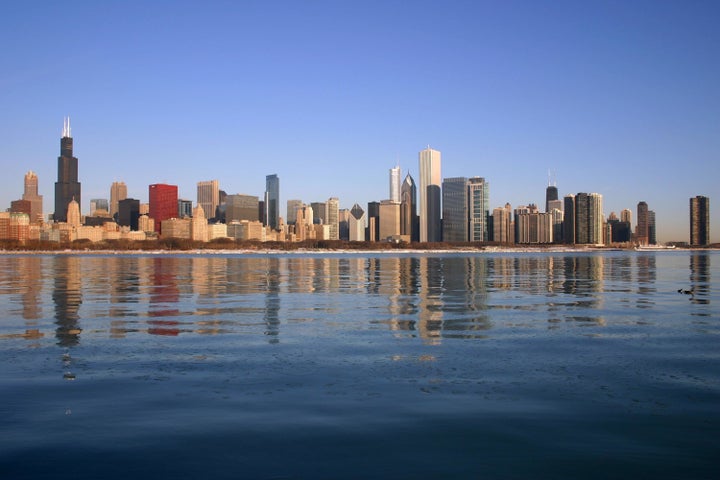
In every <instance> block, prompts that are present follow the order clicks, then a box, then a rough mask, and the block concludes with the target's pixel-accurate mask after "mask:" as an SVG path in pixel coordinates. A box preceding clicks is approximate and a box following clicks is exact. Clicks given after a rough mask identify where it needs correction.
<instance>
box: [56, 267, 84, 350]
mask: <svg viewBox="0 0 720 480" xmlns="http://www.w3.org/2000/svg"><path fill="white" fill-rule="evenodd" d="M53 260H54V264H53V277H54V279H55V280H54V285H53V292H52V298H53V302H54V304H55V325H57V328H56V329H55V338H57V343H58V345H60V346H63V347H73V346H75V345H77V344H78V343H79V342H80V333H81V332H82V329H81V328H80V323H79V320H80V314H79V312H80V305H82V278H81V276H80V262H81V260H82V259H81V258H79V257H76V256H70V255H61V256H57V257H54V259H53Z"/></svg>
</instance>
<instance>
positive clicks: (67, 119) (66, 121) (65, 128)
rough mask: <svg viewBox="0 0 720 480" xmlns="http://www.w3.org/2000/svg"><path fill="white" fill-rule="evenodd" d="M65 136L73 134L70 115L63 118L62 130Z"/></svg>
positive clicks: (69, 136) (68, 136)
mask: <svg viewBox="0 0 720 480" xmlns="http://www.w3.org/2000/svg"><path fill="white" fill-rule="evenodd" d="M62 136H63V138H71V137H72V134H71V133H70V117H65V118H63V132H62Z"/></svg>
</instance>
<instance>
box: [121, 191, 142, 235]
mask: <svg viewBox="0 0 720 480" xmlns="http://www.w3.org/2000/svg"><path fill="white" fill-rule="evenodd" d="M139 219H140V200H135V199H134V198H123V199H122V200H120V201H119V202H118V225H121V226H124V227H130V230H133V231H136V230H138V228H139V226H140V225H139Z"/></svg>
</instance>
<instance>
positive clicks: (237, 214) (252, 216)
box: [225, 194, 260, 225]
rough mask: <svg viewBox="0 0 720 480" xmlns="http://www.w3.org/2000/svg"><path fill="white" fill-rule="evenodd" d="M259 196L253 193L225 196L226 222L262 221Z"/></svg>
mask: <svg viewBox="0 0 720 480" xmlns="http://www.w3.org/2000/svg"><path fill="white" fill-rule="evenodd" d="M259 202H260V199H259V198H258V197H255V196H252V195H240V194H236V195H228V196H227V197H226V198H225V223H227V224H228V225H229V224H230V223H231V222H235V221H237V222H239V221H242V220H247V221H249V222H258V221H260V218H259V215H258V212H259Z"/></svg>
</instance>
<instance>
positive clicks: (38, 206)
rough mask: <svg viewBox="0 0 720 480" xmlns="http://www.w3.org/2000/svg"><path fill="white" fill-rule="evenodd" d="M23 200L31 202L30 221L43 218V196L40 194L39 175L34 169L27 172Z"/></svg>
mask: <svg viewBox="0 0 720 480" xmlns="http://www.w3.org/2000/svg"><path fill="white" fill-rule="evenodd" d="M22 199H23V200H27V201H28V202H30V223H38V222H42V220H43V197H42V195H38V176H37V175H36V174H35V172H33V171H32V170H31V171H29V172H27V173H26V174H25V189H24V191H23V195H22Z"/></svg>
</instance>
